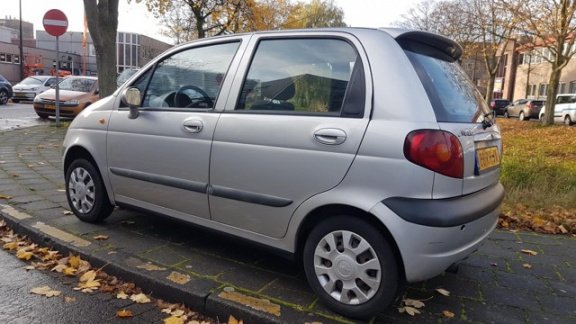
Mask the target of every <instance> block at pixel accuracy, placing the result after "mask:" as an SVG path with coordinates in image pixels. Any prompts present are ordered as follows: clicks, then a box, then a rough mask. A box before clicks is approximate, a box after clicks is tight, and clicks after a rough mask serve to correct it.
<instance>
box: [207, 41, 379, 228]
mask: <svg viewBox="0 0 576 324" xmlns="http://www.w3.org/2000/svg"><path fill="white" fill-rule="evenodd" d="M250 48H251V49H253V52H252V55H245V57H244V59H243V61H242V64H241V68H240V69H239V71H238V73H237V76H236V79H235V81H234V87H233V90H234V93H235V94H236V95H234V96H230V98H229V100H228V103H227V106H226V110H225V112H224V113H222V115H221V118H220V120H219V122H218V125H217V127H216V132H215V134H214V141H213V146H212V158H211V163H210V182H211V195H210V210H211V214H212V218H213V220H216V221H219V222H221V223H224V224H228V225H231V226H234V227H237V228H241V229H245V230H247V231H251V232H255V233H259V234H263V235H267V236H271V237H276V238H279V237H282V236H283V235H284V234H285V232H286V229H287V226H288V223H289V221H290V218H291V216H292V214H293V212H294V210H295V209H296V208H297V207H298V206H299V205H300V204H301V203H302V202H303V201H305V200H306V199H308V198H310V197H311V196H313V195H315V194H318V193H321V192H324V191H327V190H330V189H331V188H333V187H335V186H337V185H338V184H339V183H340V181H341V180H342V179H343V178H344V176H345V174H346V172H347V170H348V169H349V167H350V165H351V164H352V161H353V160H354V157H355V155H356V152H357V150H358V147H359V145H360V142H361V141H362V137H363V135H364V132H365V129H366V125H367V124H368V120H369V119H368V115H367V114H365V110H366V109H367V107H368V106H367V105H369V104H370V101H369V100H366V93H367V89H371V87H370V88H369V85H367V83H369V82H370V81H369V79H368V78H366V77H365V75H366V71H367V70H368V68H367V67H368V65H367V61H366V59H365V55H364V54H363V53H362V51H361V50H360V49H361V47H360V46H359V43H358V41H357V40H356V39H355V38H353V37H350V36H349V35H348V34H345V33H340V34H338V35H334V34H333V33H332V34H328V33H321V32H315V33H306V34H302V33H294V34H283V35H281V36H279V35H278V34H274V35H273V36H270V35H265V34H260V35H256V36H255V37H253V39H252V40H251V44H250ZM368 92H369V91H368Z"/></svg>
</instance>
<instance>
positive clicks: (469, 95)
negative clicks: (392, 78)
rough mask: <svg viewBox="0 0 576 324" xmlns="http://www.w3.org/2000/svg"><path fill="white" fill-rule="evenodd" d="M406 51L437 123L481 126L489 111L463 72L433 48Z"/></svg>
mask: <svg viewBox="0 0 576 324" xmlns="http://www.w3.org/2000/svg"><path fill="white" fill-rule="evenodd" d="M404 51H405V53H406V55H407V56H408V58H409V59H410V62H411V63H412V65H413V67H414V69H415V70H416V73H417V74H418V77H419V78H420V81H421V82H422V84H423V86H424V88H425V89H426V93H427V94H428V98H429V99H430V102H431V104H432V107H433V109H434V113H435V115H436V119H437V121H438V122H464V123H470V122H473V123H476V122H481V121H482V119H483V118H484V116H485V115H486V114H489V112H490V111H489V108H488V105H487V104H486V102H485V100H484V98H482V96H481V95H480V93H479V92H478V91H477V90H476V88H475V87H474V85H473V84H472V83H471V82H470V80H469V79H468V76H467V75H466V74H465V73H464V71H462V69H461V68H460V65H459V64H458V62H455V61H451V60H450V59H448V58H446V57H445V56H443V55H442V54H441V53H439V51H437V50H435V49H434V48H432V47H429V46H426V45H420V44H411V46H409V47H408V48H407V47H406V46H404Z"/></svg>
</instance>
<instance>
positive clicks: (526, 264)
mask: <svg viewBox="0 0 576 324" xmlns="http://www.w3.org/2000/svg"><path fill="white" fill-rule="evenodd" d="M522 268H524V269H532V265H531V264H530V263H524V264H523V265H522Z"/></svg>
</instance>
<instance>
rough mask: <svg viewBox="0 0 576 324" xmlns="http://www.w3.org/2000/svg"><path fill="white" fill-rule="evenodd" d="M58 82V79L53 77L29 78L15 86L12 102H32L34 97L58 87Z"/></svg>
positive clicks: (37, 76) (36, 76) (39, 76)
mask: <svg viewBox="0 0 576 324" xmlns="http://www.w3.org/2000/svg"><path fill="white" fill-rule="evenodd" d="M56 82H57V81H56V77H54V76H51V75H34V76H29V77H27V78H26V79H24V80H22V81H20V83H18V84H16V85H15V86H14V88H13V90H14V95H13V96H12V102H14V103H17V102H20V101H32V100H34V97H36V96H37V95H39V94H41V93H42V92H44V91H46V90H48V89H50V88H51V87H52V86H54V85H56Z"/></svg>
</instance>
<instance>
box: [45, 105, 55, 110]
mask: <svg viewBox="0 0 576 324" xmlns="http://www.w3.org/2000/svg"><path fill="white" fill-rule="evenodd" d="M44 108H46V109H56V106H54V105H44Z"/></svg>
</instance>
